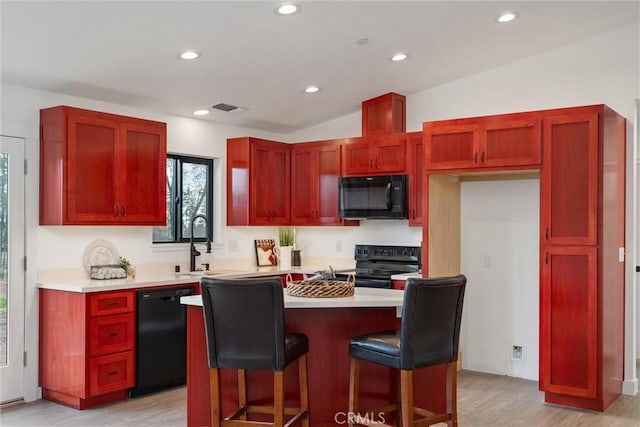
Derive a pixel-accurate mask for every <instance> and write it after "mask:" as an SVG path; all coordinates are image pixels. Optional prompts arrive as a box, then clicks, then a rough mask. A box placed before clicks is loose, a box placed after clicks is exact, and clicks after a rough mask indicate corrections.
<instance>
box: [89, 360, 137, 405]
mask: <svg viewBox="0 0 640 427" xmlns="http://www.w3.org/2000/svg"><path fill="white" fill-rule="evenodd" d="M134 369H135V365H134V357H133V351H125V352H122V353H116V354H110V355H107V356H98V357H92V358H91V359H89V393H90V395H91V396H98V395H101V394H105V393H110V392H112V391H118V390H124V389H128V388H131V387H133V386H134V385H135V382H136V377H135V372H134Z"/></svg>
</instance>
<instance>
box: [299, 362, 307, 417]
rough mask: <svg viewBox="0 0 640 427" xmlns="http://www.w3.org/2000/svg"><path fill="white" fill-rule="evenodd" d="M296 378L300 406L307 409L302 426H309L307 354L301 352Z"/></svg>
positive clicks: (304, 409)
mask: <svg viewBox="0 0 640 427" xmlns="http://www.w3.org/2000/svg"><path fill="white" fill-rule="evenodd" d="M298 378H299V382H300V408H301V409H302V410H303V411H307V416H306V417H305V418H304V419H303V420H302V426H303V427H309V383H308V380H307V355H306V354H303V355H302V356H300V359H298Z"/></svg>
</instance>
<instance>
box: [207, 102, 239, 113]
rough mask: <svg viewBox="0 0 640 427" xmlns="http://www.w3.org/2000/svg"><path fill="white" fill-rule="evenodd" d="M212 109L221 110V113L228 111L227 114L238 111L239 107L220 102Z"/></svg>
mask: <svg viewBox="0 0 640 427" xmlns="http://www.w3.org/2000/svg"><path fill="white" fill-rule="evenodd" d="M211 108H215V109H216V110H220V111H226V112H227V113H228V112H229V111H233V110H237V109H238V107H236V106H235V105H229V104H225V103H224V102H220V103H218V104H216V105H214V106H213V107H211Z"/></svg>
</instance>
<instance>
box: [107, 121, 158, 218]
mask: <svg viewBox="0 0 640 427" xmlns="http://www.w3.org/2000/svg"><path fill="white" fill-rule="evenodd" d="M165 134H166V131H165V126H164V124H162V125H145V124H137V123H125V124H123V125H122V127H121V141H122V144H121V150H119V152H118V156H119V157H118V158H117V171H118V173H119V175H120V176H119V178H120V180H119V183H120V188H119V189H118V190H119V191H118V194H119V195H120V197H119V204H118V206H119V208H116V214H117V215H118V217H119V220H120V222H122V223H127V224H138V223H143V224H146V225H154V224H155V225H165V224H166V221H167V218H166V215H167V210H166V191H167V190H166V179H167V172H166V159H167V152H166V141H165Z"/></svg>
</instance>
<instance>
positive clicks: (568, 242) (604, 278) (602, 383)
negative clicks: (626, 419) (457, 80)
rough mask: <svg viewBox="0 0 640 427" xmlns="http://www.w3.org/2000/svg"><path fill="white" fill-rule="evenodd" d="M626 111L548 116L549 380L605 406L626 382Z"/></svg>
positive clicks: (543, 219) (545, 372)
mask: <svg viewBox="0 0 640 427" xmlns="http://www.w3.org/2000/svg"><path fill="white" fill-rule="evenodd" d="M625 132H626V121H625V119H624V118H623V117H621V116H620V115H618V114H617V113H615V112H614V111H612V110H610V109H609V108H607V107H605V106H603V105H596V106H589V107H578V108H568V109H562V110H551V111H548V112H544V117H543V141H544V142H543V144H544V146H543V151H544V159H543V163H542V173H541V176H540V194H541V198H540V258H541V259H540V382H539V383H540V389H541V390H543V391H544V392H545V401H546V402H550V403H557V404H563V405H570V406H575V407H579V408H585V409H591V410H597V411H603V410H605V409H606V408H607V407H608V406H609V405H610V404H611V403H612V402H613V401H614V400H615V399H616V398H617V397H618V396H619V395H620V394H621V392H622V381H623V355H624V348H623V345H624V339H623V335H624V261H623V260H621V259H620V258H619V257H620V255H619V253H620V252H619V251H620V249H621V248H624V246H625V240H624V229H625V228H624V211H625V194H624V191H625V139H626V135H625Z"/></svg>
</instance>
